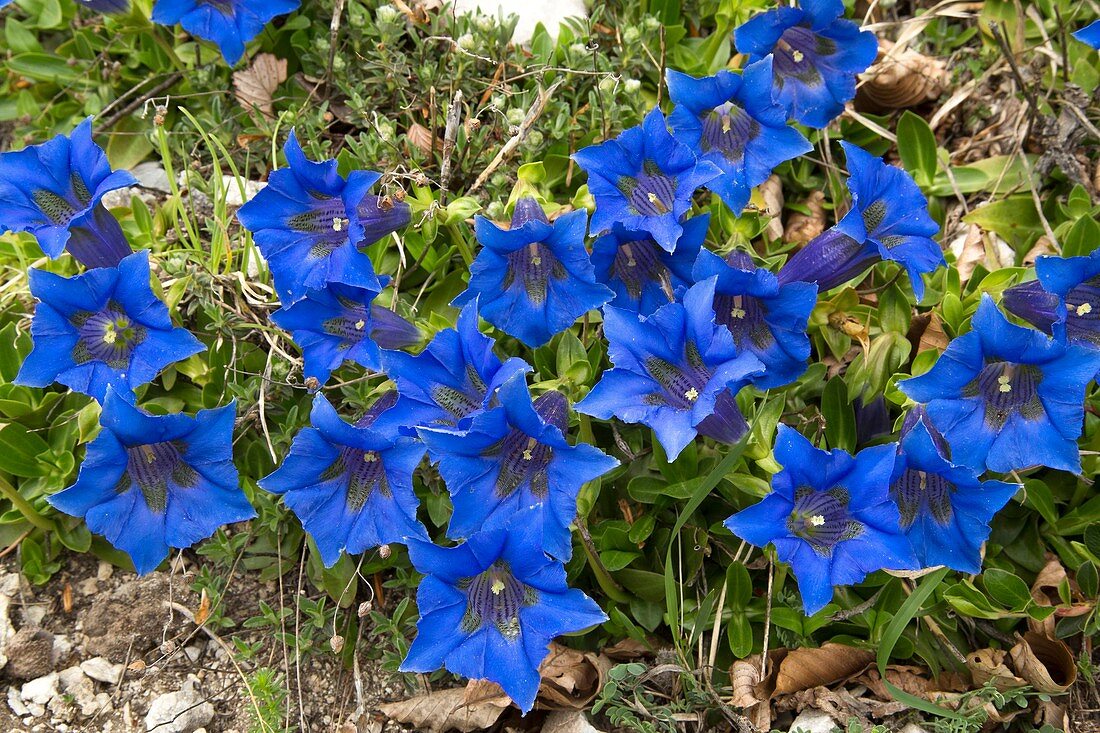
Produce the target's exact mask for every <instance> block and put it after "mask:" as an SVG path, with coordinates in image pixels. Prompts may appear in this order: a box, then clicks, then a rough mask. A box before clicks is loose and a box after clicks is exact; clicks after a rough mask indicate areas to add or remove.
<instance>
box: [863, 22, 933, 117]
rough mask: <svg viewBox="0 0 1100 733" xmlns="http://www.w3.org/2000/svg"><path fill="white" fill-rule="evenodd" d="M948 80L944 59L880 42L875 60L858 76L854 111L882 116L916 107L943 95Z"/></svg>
mask: <svg viewBox="0 0 1100 733" xmlns="http://www.w3.org/2000/svg"><path fill="white" fill-rule="evenodd" d="M949 79H950V76H949V74H948V73H947V64H946V63H945V62H944V61H943V60H941V59H937V58H932V57H931V56H925V55H924V54H922V53H919V52H917V51H914V50H913V49H911V48H903V49H900V50H899V49H897V48H896V47H895V46H894V44H893V43H892V42H890V41H888V40H885V39H881V40H879V54H878V60H877V61H875V63H873V64H871V68H869V69H867V71H865V72H863V74H862V75H861V76H860V81H861V84H860V87H859V90H858V91H857V92H856V101H855V104H856V109H858V110H860V111H861V112H873V113H883V112H891V111H893V110H896V109H905V108H906V107H916V106H917V105H920V104H924V103H925V102H930V101H932V100H934V99H936V98H938V97H939V96H940V95H941V94H943V90H944V88H945V86H946V85H947V82H948V81H949Z"/></svg>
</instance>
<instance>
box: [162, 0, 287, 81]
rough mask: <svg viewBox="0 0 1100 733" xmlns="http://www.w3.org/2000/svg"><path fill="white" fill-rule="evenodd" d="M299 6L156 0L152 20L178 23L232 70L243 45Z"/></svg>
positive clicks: (242, 0) (276, 0) (264, 0)
mask: <svg viewBox="0 0 1100 733" xmlns="http://www.w3.org/2000/svg"><path fill="white" fill-rule="evenodd" d="M299 5H301V0H156V2H155V3H154V4H153V15H152V20H153V22H154V23H161V24H163V25H175V24H176V23H179V24H180V25H182V26H183V29H184V30H185V31H187V32H188V33H190V34H191V35H193V36H198V37H199V38H201V39H203V40H205V41H213V42H214V43H215V44H216V45H217V47H218V49H219V50H220V51H221V52H222V56H224V57H225V60H226V62H227V63H228V64H229V65H230V66H233V65H235V64H236V63H237V62H238V61H239V60H240V58H241V56H244V45H245V44H246V43H248V42H249V41H251V40H252V39H253V38H255V37H256V36H258V35H259V34H260V32H261V31H262V30H263V29H264V26H265V25H267V23H268V21H270V20H272V19H273V18H277V17H279V16H280V15H286V14H287V13H292V12H294V11H295V10H297V9H298V6H299Z"/></svg>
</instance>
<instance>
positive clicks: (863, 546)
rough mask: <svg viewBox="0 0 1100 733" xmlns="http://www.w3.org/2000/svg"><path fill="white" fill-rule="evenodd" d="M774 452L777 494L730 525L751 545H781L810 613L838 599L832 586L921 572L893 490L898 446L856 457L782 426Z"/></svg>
mask: <svg viewBox="0 0 1100 733" xmlns="http://www.w3.org/2000/svg"><path fill="white" fill-rule="evenodd" d="M774 451H775V460H776V461H777V462H778V463H779V464H780V465H781V466H783V470H782V471H780V472H779V473H777V474H775V475H774V476H773V477H772V491H771V493H770V494H768V495H767V496H765V497H764V498H763V499H762V500H761V501H759V502H758V503H756V504H754V505H752V506H750V507H748V508H747V509H742V510H741V511H739V512H738V513H737V514H734V515H733V516H732V517H730V518H729V519H727V520H726V522H725V525H726V527H727V528H728V529H729V530H730V531H731V532H733V533H734V534H735V535H737V536H738V537H740V538H741V539H743V540H745V541H746V542H748V543H750V544H752V545H756V546H757V547H764V546H766V545H768V544H769V543H770V544H772V545H774V546H775V552H776V557H778V558H779V559H780V560H781V561H783V562H785V563H787V564H789V565H790V566H791V570H793V571H794V577H795V579H796V580H797V581H798V590H799V591H800V592H801V593H802V605H803V607H804V609H805V611H806V615H808V616H809V615H813V614H815V613H817V612H818V611H820V610H821V609H822V608H824V607H825V605H826V604H828V603H829V601H830V600H832V597H833V587H834V586H838V585H852V584H854V583H859V582H860V581H862V580H863V579H864V578H865V577H866V576H867V575H868V574H869V573H873V572H874V571H876V570H881V569H883V568H886V569H891V570H913V569H916V568H917V562H916V558H915V557H914V556H913V550H912V548H911V547H910V546H909V540H908V538H907V537H906V536H905V535H904V534H903V533H902V531H901V528H900V526H899V524H898V522H899V514H898V508H897V506H896V505H895V504H894V502H893V501H892V500H891V498H890V492H889V488H888V487H889V486H890V477H891V475H892V473H893V470H894V456H895V452H896V447H895V446H894V445H880V446H876V447H874V448H865V449H864V450H862V451H860V452H859V453H857V454H856V455H855V456H852V455H851V454H850V453H847V452H845V451H842V450H832V451H823V450H820V449H819V448H816V447H814V445H813V444H812V443H810V441H808V440H806V438H804V437H803V436H802V435H801V434H799V432H798V431H797V430H795V429H793V428H790V427H787V426H786V425H780V426H779V434H778V436H777V437H776V440H775V449H774Z"/></svg>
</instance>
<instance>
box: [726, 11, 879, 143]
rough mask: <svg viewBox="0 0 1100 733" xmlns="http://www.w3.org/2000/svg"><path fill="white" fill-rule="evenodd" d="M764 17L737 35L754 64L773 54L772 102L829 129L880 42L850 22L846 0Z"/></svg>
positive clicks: (740, 46)
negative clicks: (845, 18)
mask: <svg viewBox="0 0 1100 733" xmlns="http://www.w3.org/2000/svg"><path fill="white" fill-rule="evenodd" d="M800 5H801V7H793V8H790V7H783V6H781V7H778V8H775V9H774V10H769V11H768V12H766V13H760V14H759V15H757V16H755V17H753V18H752V19H751V20H749V21H748V22H747V23H745V24H744V25H742V26H741V27H740V28H738V29H737V30H736V31H735V32H734V42H735V44H736V45H737V50H738V51H740V52H741V53H744V54H748V55H749V63H750V64H753V63H756V62H757V61H760V60H761V59H763V58H765V57H767V56H768V55H771V57H772V69H773V81H774V85H775V86H774V88H773V90H772V98H773V99H774V100H775V101H776V102H778V103H779V104H780V105H782V106H783V107H784V108H785V109H786V110H787V114H788V116H789V117H790V118H791V119H793V120H796V121H797V122H801V123H802V124H804V125H807V126H808V127H827V126H828V125H829V123H830V122H832V121H833V119H834V118H835V117H836V116H837V115H839V114H840V113H841V112H843V111H844V105H845V104H846V103H847V102H848V101H849V100H851V99H852V98H853V97H855V95H856V75H858V74H860V73H862V72H864V71H866V70H867V67H869V66H870V65H871V64H872V63H873V62H874V60H875V57H876V56H877V55H878V41H877V40H876V39H875V34H874V33H871V32H870V31H861V30H860V29H859V26H858V25H856V24H855V23H853V22H851V21H850V20H844V19H843V18H842V17H841V16H842V15H844V3H843V0H801V3H800Z"/></svg>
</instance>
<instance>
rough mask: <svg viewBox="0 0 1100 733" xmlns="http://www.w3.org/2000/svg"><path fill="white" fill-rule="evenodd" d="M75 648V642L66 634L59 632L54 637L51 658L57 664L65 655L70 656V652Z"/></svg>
mask: <svg viewBox="0 0 1100 733" xmlns="http://www.w3.org/2000/svg"><path fill="white" fill-rule="evenodd" d="M72 650H73V643H72V642H71V641H70V640H69V637H68V636H67V635H66V634H58V635H57V636H55V637H54V638H53V648H52V649H50V659H51V660H53V663H54V664H57V663H58V662H60V661H61V660H63V659H64V658H65V657H67V656H69V652H71V651H72Z"/></svg>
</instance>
